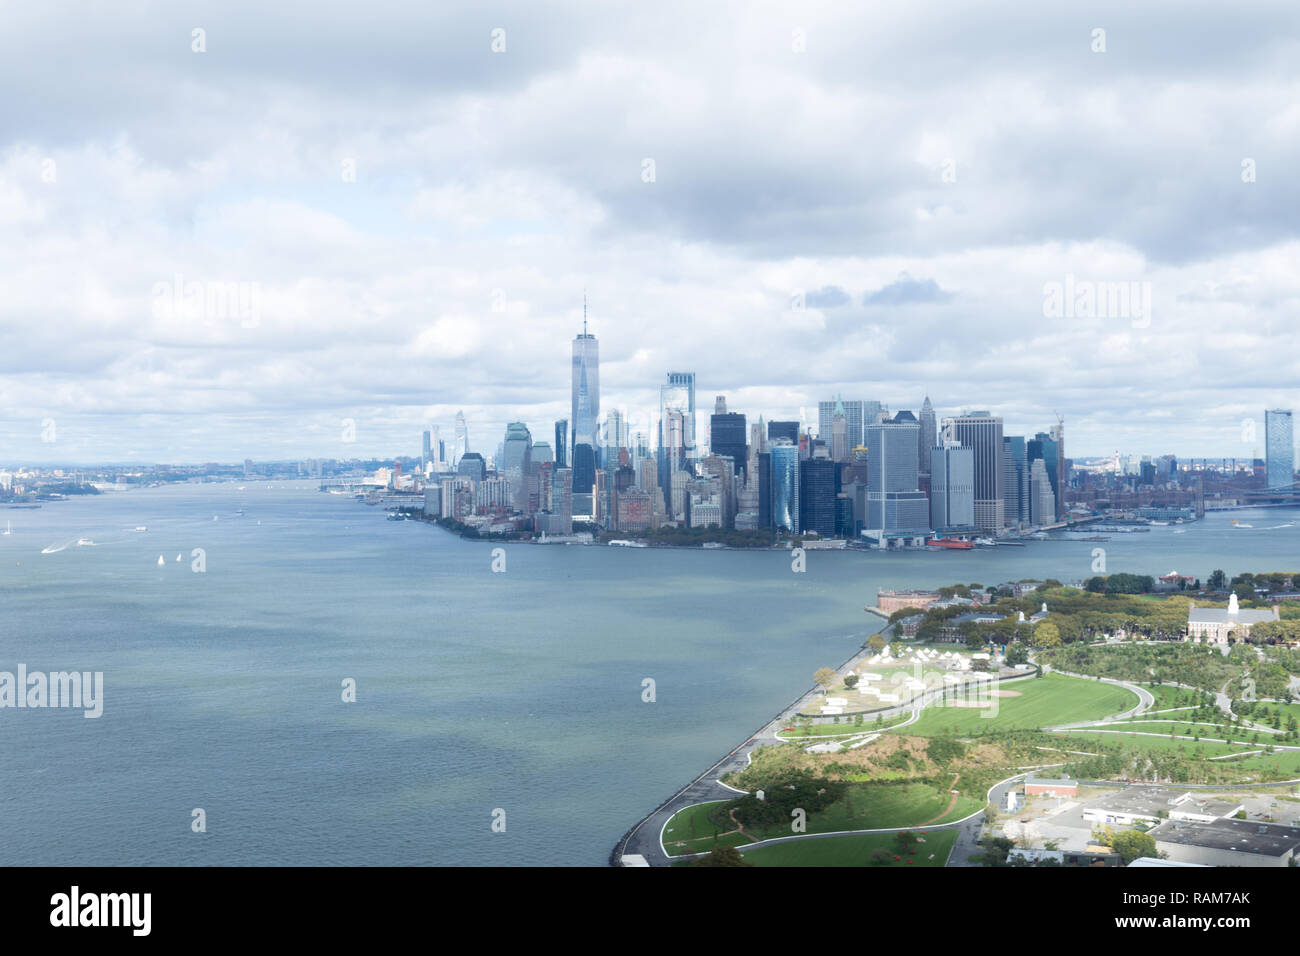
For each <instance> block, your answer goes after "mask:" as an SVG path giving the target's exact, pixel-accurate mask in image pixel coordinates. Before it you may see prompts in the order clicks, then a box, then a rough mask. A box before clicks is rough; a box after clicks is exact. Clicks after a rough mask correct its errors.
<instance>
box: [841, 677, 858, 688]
mask: <svg viewBox="0 0 1300 956" xmlns="http://www.w3.org/2000/svg"><path fill="white" fill-rule="evenodd" d="M844 686H845V687H847V688H848V689H849V690H853V688H855V687H857V686H858V675H857V674H845V675H844Z"/></svg>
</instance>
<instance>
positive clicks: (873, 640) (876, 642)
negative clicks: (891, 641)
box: [867, 634, 885, 654]
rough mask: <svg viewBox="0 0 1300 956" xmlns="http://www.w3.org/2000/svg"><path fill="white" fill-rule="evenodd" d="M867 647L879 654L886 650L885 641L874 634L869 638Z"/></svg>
mask: <svg viewBox="0 0 1300 956" xmlns="http://www.w3.org/2000/svg"><path fill="white" fill-rule="evenodd" d="M867 647H869V648H871V649H872V650H873V651H875V652H876V653H877V654H879V653H880V652H881V651H883V650H884V649H885V639H884V638H883V637H881V636H880V635H879V634H872V635H871V636H870V637H869V638H867Z"/></svg>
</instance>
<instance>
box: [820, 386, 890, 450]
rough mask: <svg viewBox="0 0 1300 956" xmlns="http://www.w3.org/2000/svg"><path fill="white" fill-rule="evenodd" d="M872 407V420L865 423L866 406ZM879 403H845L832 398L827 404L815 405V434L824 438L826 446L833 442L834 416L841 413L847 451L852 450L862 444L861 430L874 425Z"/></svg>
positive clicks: (840, 399)
mask: <svg viewBox="0 0 1300 956" xmlns="http://www.w3.org/2000/svg"><path fill="white" fill-rule="evenodd" d="M867 405H872V406H874V408H873V409H872V420H871V421H869V422H868V421H865V420H864V416H865V415H866V406H867ZM879 407H880V403H879V402H861V401H849V402H846V401H844V400H843V398H842V397H837V398H834V399H832V400H830V401H828V402H818V403H817V434H818V436H819V437H821V438H824V439H825V440H826V442H827V443H828V444H830V443H831V442H832V441H833V437H834V431H835V415H836V414H837V412H840V411H842V412H843V414H844V419H845V421H844V424H845V432H846V438H847V442H848V446H849V450H850V451H851V450H853V449H854V448H856V447H857V446H858V445H861V444H862V429H863V428H864V427H865V426H866V425H871V424H875V417H874V416H875V411H876V409H879Z"/></svg>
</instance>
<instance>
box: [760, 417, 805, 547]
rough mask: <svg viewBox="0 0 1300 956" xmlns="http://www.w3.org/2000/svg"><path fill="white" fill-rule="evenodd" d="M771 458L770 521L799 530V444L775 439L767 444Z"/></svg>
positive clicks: (791, 529) (792, 530) (780, 526)
mask: <svg viewBox="0 0 1300 956" xmlns="http://www.w3.org/2000/svg"><path fill="white" fill-rule="evenodd" d="M767 452H768V455H769V456H770V458H771V463H772V464H771V472H772V473H771V479H770V487H771V491H772V505H771V509H772V524H773V525H774V526H776V527H778V528H785V529H786V530H787V531H790V532H792V533H797V532H798V531H799V446H798V445H796V444H794V443H793V442H791V441H790V440H789V439H785V438H778V439H775V440H773V441H772V442H771V443H770V444H769V445H768V446H767Z"/></svg>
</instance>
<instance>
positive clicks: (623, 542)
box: [609, 538, 646, 548]
mask: <svg viewBox="0 0 1300 956" xmlns="http://www.w3.org/2000/svg"><path fill="white" fill-rule="evenodd" d="M609 546H610V547H611V548H644V547H645V546H646V543H645V542H644V541H628V540H627V539H626V538H615V539H614V540H613V541H611V542H609Z"/></svg>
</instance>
